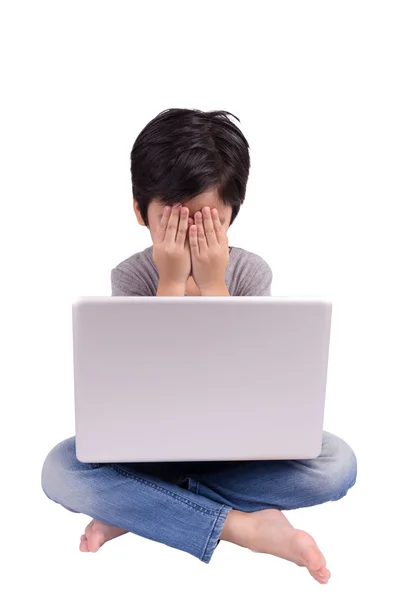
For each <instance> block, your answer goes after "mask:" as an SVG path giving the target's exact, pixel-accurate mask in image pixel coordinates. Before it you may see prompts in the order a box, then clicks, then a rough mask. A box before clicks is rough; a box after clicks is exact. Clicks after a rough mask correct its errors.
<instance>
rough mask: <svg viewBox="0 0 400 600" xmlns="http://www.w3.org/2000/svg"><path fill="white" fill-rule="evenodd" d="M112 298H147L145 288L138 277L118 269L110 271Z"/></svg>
mask: <svg viewBox="0 0 400 600" xmlns="http://www.w3.org/2000/svg"><path fill="white" fill-rule="evenodd" d="M111 293H112V296H148V295H149V294H148V293H146V291H145V286H144V285H143V283H142V282H141V280H140V279H139V278H138V277H135V276H134V275H132V274H130V273H126V271H124V270H123V269H121V268H120V267H115V269H112V271H111Z"/></svg>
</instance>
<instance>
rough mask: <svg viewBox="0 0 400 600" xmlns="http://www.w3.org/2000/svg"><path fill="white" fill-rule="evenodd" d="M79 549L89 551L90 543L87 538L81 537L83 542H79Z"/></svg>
mask: <svg viewBox="0 0 400 600" xmlns="http://www.w3.org/2000/svg"><path fill="white" fill-rule="evenodd" d="M82 537H84V536H82ZM79 550H80V551H81V552H89V544H88V541H87V539H83V540H82V539H81V542H80V544H79Z"/></svg>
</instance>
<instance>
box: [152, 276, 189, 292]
mask: <svg viewBox="0 0 400 600" xmlns="http://www.w3.org/2000/svg"><path fill="white" fill-rule="evenodd" d="M185 290H186V285H185V283H183V282H176V281H164V280H162V279H160V280H159V282H158V287H157V296H184V295H185Z"/></svg>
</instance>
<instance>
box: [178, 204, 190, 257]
mask: <svg viewBox="0 0 400 600" xmlns="http://www.w3.org/2000/svg"><path fill="white" fill-rule="evenodd" d="M188 218H189V210H188V209H187V208H185V207H184V206H183V207H181V210H180V218H179V225H178V232H177V234H176V245H177V246H180V247H181V248H183V247H184V245H185V240H186V233H187V228H188Z"/></svg>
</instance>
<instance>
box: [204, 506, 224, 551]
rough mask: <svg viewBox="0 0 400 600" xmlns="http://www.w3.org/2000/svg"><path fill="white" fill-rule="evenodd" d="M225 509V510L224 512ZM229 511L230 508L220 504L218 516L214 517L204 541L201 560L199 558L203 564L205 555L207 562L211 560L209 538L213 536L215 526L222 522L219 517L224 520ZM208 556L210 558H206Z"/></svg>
mask: <svg viewBox="0 0 400 600" xmlns="http://www.w3.org/2000/svg"><path fill="white" fill-rule="evenodd" d="M225 509H227V510H225ZM230 510H231V507H230V506H225V505H224V504H222V506H221V508H220V509H219V511H218V514H217V516H216V517H215V520H214V523H213V526H212V528H211V531H210V533H209V535H208V538H207V540H206V543H205V544H204V548H203V552H202V554H201V558H200V560H202V561H203V562H205V561H204V558H205V556H206V555H207V558H208V560H207V562H209V560H210V558H211V555H212V554H210V548H209V544H210V540H211V538H212V537H213V535H214V532H215V529H216V527H217V524H219V523H220V521H221V520H222V518H221V517H223V518H226V516H227V514H228V512H229V511H230ZM222 511H224V514H223V515H222V514H221V513H222ZM214 549H215V548H214ZM208 555H210V556H208Z"/></svg>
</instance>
